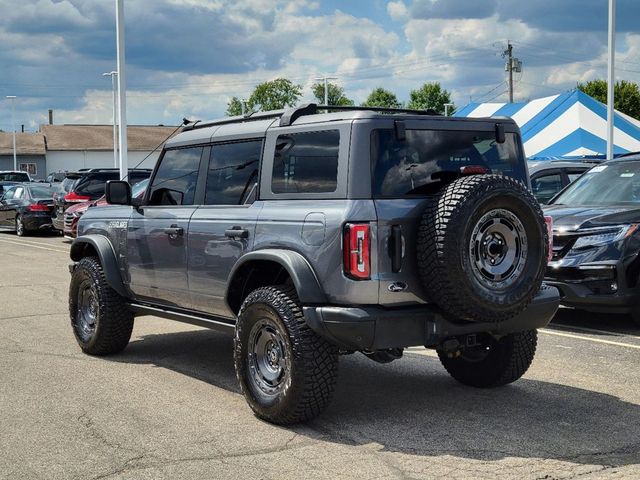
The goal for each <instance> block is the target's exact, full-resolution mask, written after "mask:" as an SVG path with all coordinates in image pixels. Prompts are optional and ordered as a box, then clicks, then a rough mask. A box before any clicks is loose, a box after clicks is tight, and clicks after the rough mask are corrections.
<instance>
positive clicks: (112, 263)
mask: <svg viewBox="0 0 640 480" xmlns="http://www.w3.org/2000/svg"><path fill="white" fill-rule="evenodd" d="M86 245H91V246H92V247H93V249H94V250H95V251H96V252H97V253H98V258H99V259H100V265H101V266H102V271H103V272H104V276H105V279H106V280H107V283H108V284H109V286H110V287H111V288H113V289H114V290H115V291H116V292H118V294H120V295H121V296H123V297H125V298H127V297H129V294H128V293H127V290H126V288H125V286H124V283H123V282H122V276H121V275H120V268H119V267H118V262H117V260H116V254H115V251H114V250H113V245H111V242H110V241H109V239H108V238H107V237H105V236H103V235H83V236H81V237H78V238H76V239H75V240H74V241H73V243H72V244H71V251H70V253H69V255H70V257H71V260H73V261H74V262H79V261H80V260H81V259H82V258H83V257H85V256H86V255H84V250H85V247H86Z"/></svg>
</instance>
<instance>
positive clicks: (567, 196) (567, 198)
mask: <svg viewBox="0 0 640 480" xmlns="http://www.w3.org/2000/svg"><path fill="white" fill-rule="evenodd" d="M545 214H546V215H550V216H551V217H553V232H554V234H553V259H552V261H551V262H550V263H549V266H548V268H547V273H546V277H545V279H546V280H547V283H549V284H551V285H555V286H556V287H558V288H559V289H560V291H561V292H562V295H563V298H562V303H563V304H564V305H566V306H570V307H575V308H581V309H585V310H590V311H596V312H598V311H601V312H616V313H628V314H631V316H632V318H633V319H634V321H635V322H637V323H638V324H640V282H639V280H640V228H639V227H640V155H633V156H629V157H626V158H622V159H619V160H611V161H609V162H607V163H604V164H602V165H598V166H596V167H593V168H592V169H591V170H589V171H588V172H587V173H585V174H584V175H583V176H582V177H580V178H579V179H578V180H576V181H575V182H574V183H572V184H571V185H569V186H568V187H567V188H566V189H565V190H563V191H562V192H561V193H560V194H559V195H558V196H557V197H555V198H554V199H552V201H551V204H550V205H549V206H547V207H546V208H545Z"/></svg>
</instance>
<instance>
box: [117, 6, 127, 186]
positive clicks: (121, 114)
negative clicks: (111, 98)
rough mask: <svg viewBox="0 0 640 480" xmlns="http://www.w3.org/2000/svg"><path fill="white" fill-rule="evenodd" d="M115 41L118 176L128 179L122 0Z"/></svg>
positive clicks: (118, 7)
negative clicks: (116, 61) (116, 60)
mask: <svg viewBox="0 0 640 480" xmlns="http://www.w3.org/2000/svg"><path fill="white" fill-rule="evenodd" d="M116 42H117V49H116V52H117V57H118V125H119V126H120V131H119V132H118V145H119V147H120V178H121V179H122V180H125V179H126V180H128V175H129V165H128V161H127V153H128V146H127V86H126V75H125V59H124V0H116Z"/></svg>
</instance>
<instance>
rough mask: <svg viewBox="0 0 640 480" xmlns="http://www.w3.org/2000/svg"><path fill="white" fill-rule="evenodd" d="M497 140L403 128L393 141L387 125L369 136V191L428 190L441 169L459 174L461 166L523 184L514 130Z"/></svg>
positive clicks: (479, 134)
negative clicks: (401, 136) (400, 136)
mask: <svg viewBox="0 0 640 480" xmlns="http://www.w3.org/2000/svg"><path fill="white" fill-rule="evenodd" d="M505 137H506V140H505V142H504V143H496V141H495V133H494V132H493V131H487V132H469V131H460V130H407V131H406V139H405V140H398V139H396V136H395V133H394V131H393V130H392V129H379V130H374V131H373V132H372V134H371V159H372V165H373V171H374V176H373V194H374V196H378V197H397V196H403V195H411V194H415V195H420V194H424V193H429V191H430V188H429V187H430V186H435V185H434V184H435V183H438V182H440V181H441V179H442V177H443V175H442V173H443V172H452V173H459V172H460V168H462V167H465V166H470V165H473V166H482V167H485V168H486V169H487V171H488V172H490V173H496V174H501V175H507V176H510V177H513V178H516V179H518V180H522V181H524V182H526V175H527V171H526V166H525V161H524V158H523V155H522V150H521V147H520V142H519V141H518V136H517V135H516V134H515V133H506V134H505Z"/></svg>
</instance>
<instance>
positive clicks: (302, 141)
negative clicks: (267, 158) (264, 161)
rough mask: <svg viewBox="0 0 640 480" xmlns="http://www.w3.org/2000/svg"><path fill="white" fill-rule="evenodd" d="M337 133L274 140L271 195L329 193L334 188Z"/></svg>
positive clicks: (338, 135) (338, 133)
mask: <svg viewBox="0 0 640 480" xmlns="http://www.w3.org/2000/svg"><path fill="white" fill-rule="evenodd" d="M339 146H340V132H339V131H338V130H326V131H320V132H305V133H294V134H289V135H280V136H279V137H278V138H277V140H276V151H275V158H274V161H273V175H272V180H271V191H272V192H273V193H330V192H335V191H336V188H337V186H338V152H339Z"/></svg>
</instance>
